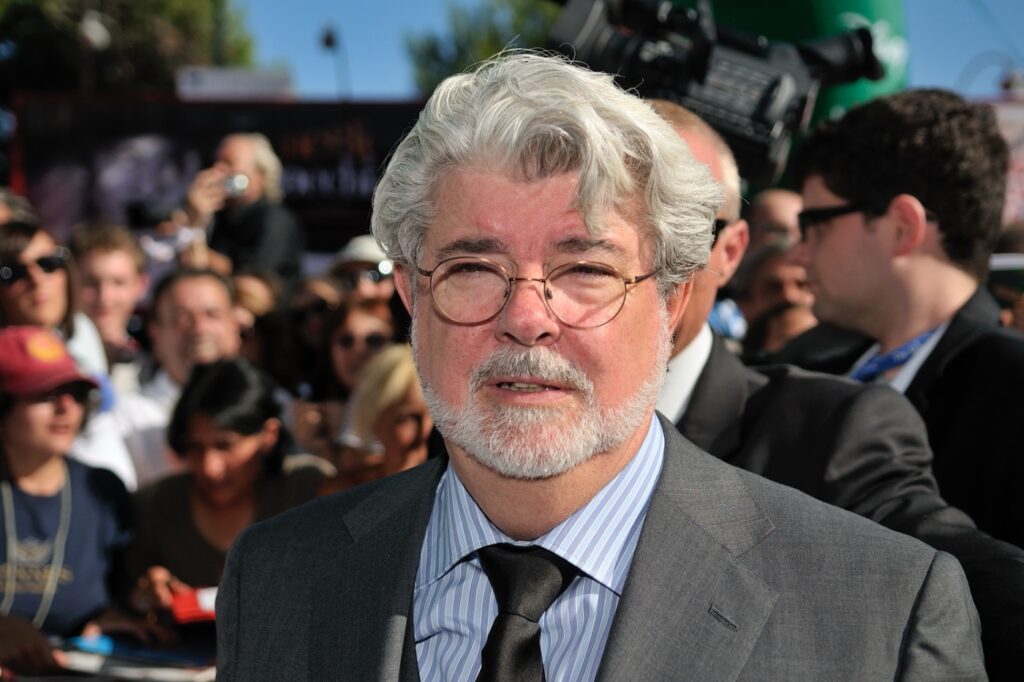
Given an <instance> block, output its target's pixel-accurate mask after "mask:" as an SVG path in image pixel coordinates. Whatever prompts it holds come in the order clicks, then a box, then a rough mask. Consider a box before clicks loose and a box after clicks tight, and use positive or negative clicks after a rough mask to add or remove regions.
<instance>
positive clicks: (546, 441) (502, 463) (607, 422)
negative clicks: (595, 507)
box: [412, 308, 672, 479]
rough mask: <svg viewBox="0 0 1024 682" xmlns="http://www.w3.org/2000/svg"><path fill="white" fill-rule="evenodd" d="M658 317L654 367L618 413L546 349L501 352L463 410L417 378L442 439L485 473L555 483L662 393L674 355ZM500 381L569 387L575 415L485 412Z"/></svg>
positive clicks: (607, 447)
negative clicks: (486, 396) (575, 398)
mask: <svg viewBox="0 0 1024 682" xmlns="http://www.w3.org/2000/svg"><path fill="white" fill-rule="evenodd" d="M659 317H660V318H661V328H662V329H661V338H660V339H659V342H658V353H657V357H656V360H655V362H654V364H653V365H652V367H651V371H650V373H649V375H648V376H647V378H646V379H645V380H644V382H643V384H642V385H641V386H640V388H639V390H638V391H637V393H636V394H635V395H633V396H630V397H629V398H628V399H627V400H626V402H625V403H624V404H622V405H620V406H617V407H610V408H604V409H602V408H600V407H599V406H598V404H597V399H596V397H595V392H594V385H593V383H592V382H591V381H590V379H589V378H588V377H587V375H586V374H585V373H583V371H581V370H580V369H579V368H577V367H576V366H574V365H573V364H572V363H570V362H569V361H568V360H566V359H565V358H564V357H562V356H561V355H559V354H558V353H556V352H555V351H553V350H551V349H550V348H548V347H546V346H534V347H532V348H522V347H517V346H503V347H501V348H499V349H498V350H497V351H495V352H494V353H493V354H492V355H491V356H490V357H489V358H487V359H486V360H485V361H484V362H483V363H481V364H480V365H479V366H478V367H475V368H474V369H473V370H472V372H471V373H470V377H469V393H468V398H467V400H466V405H465V406H464V407H462V408H457V407H455V406H452V405H449V404H448V403H446V402H445V401H444V399H442V398H441V396H440V395H439V394H438V393H437V392H436V391H435V390H434V388H433V386H431V385H430V384H429V383H428V382H427V381H425V380H424V377H423V376H422V375H421V376H420V383H421V384H422V385H423V396H424V398H425V399H426V402H427V405H428V406H429V408H430V414H431V416H432V417H433V418H434V422H435V423H436V424H437V427H438V429H440V431H441V433H442V435H444V437H445V439H446V440H448V441H449V442H451V443H454V444H456V445H458V446H459V447H461V448H462V449H464V450H465V451H466V452H467V453H468V454H469V455H470V456H471V457H473V459H475V460H477V461H478V462H479V463H480V464H482V465H484V466H485V467H487V468H488V469H491V470H492V471H495V472H497V473H499V474H501V475H503V476H507V477H509V478H518V479H540V478H549V477H551V476H557V475H559V474H562V473H565V472H567V471H570V470H572V469H574V468H575V467H577V466H579V465H580V464H582V463H583V462H585V461H587V460H588V459H590V458H591V457H593V456H594V455H597V454H599V453H604V452H609V451H611V450H613V449H615V448H616V447H618V446H620V445H621V444H622V443H624V442H625V441H626V440H627V439H628V438H629V437H630V436H631V435H633V434H634V433H635V432H636V431H637V429H639V428H640V427H641V426H643V423H644V420H645V418H646V417H647V415H648V414H649V412H650V409H651V406H652V405H654V403H655V401H656V400H657V398H658V394H659V393H660V392H661V385H662V382H663V381H664V379H665V371H666V367H667V366H668V360H669V356H670V354H671V350H672V344H671V338H672V335H671V331H670V330H669V325H668V315H667V311H665V310H664V308H662V309H661V314H660V315H659ZM415 327H416V325H415V322H414V323H413V331H412V338H413V346H414V354H415V355H416V356H418V355H419V353H418V352H417V351H416V346H417V343H416V339H417V334H416V328H415ZM499 376H529V377H534V378H536V379H545V380H548V381H552V382H555V383H558V384H559V385H564V386H567V387H570V388H572V389H573V390H574V391H575V392H576V393H577V395H579V396H580V398H581V401H582V405H581V406H580V409H579V410H570V409H569V408H566V407H564V406H559V407H549V406H516V407H512V406H489V405H487V404H486V403H485V402H484V401H483V400H481V399H480V398H479V397H478V396H477V394H478V392H479V391H480V390H481V389H482V388H483V387H484V386H485V385H486V384H487V383H488V382H489V381H490V380H493V378H495V377H499Z"/></svg>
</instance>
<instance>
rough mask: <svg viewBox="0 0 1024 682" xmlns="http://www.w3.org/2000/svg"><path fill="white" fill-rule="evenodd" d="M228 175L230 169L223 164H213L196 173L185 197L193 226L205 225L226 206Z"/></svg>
mask: <svg viewBox="0 0 1024 682" xmlns="http://www.w3.org/2000/svg"><path fill="white" fill-rule="evenodd" d="M227 177H228V171H227V169H225V168H223V167H222V166H212V167H210V168H207V169H206V170H203V171H200V172H199V174H198V175H196V178H195V180H193V181H192V184H191V186H189V188H188V194H187V195H186V197H185V204H186V210H187V212H188V217H189V221H190V222H191V224H192V226H193V227H205V226H206V225H207V224H208V223H209V222H210V218H211V217H212V216H213V214H214V213H216V212H217V211H219V210H220V209H221V208H223V207H224V201H225V200H226V199H227V196H228V194H227V190H226V189H225V188H224V180H225V179H226V178H227Z"/></svg>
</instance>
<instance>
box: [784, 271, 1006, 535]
mask: <svg viewBox="0 0 1024 682" xmlns="http://www.w3.org/2000/svg"><path fill="white" fill-rule="evenodd" d="M832 329H834V328H832ZM838 338H840V337H838V336H836V335H835V334H834V332H833V331H831V330H825V331H824V332H823V331H821V330H819V329H818V328H817V327H816V328H814V329H811V330H810V331H808V332H805V333H804V334H802V335H801V336H800V337H797V338H796V339H794V340H793V342H791V344H790V345H789V346H787V347H786V348H784V349H783V350H782V351H781V352H780V353H779V354H777V355H775V356H773V357H772V359H773V360H777V361H784V362H791V363H793V364H796V365H799V366H801V367H805V368H809V369H816V370H821V371H829V372H834V373H839V374H841V373H845V372H846V371H848V370H849V369H850V367H852V366H853V363H854V362H855V361H856V360H857V358H858V357H860V355H861V354H863V353H864V352H865V351H866V350H867V348H868V347H869V346H870V344H871V341H870V340H868V341H866V342H865V341H863V339H864V337H860V338H861V339H862V341H861V342H859V343H857V342H854V341H853V339H854V338H855V337H853V336H847V337H845V340H844V341H837V340H836V339H838ZM905 395H906V397H907V399H908V400H909V401H910V402H911V404H913V406H914V407H915V408H917V411H918V412H919V413H920V414H921V416H922V417H923V418H924V422H925V425H926V426H927V429H928V440H929V441H930V443H931V447H932V450H933V451H934V453H935V461H934V464H933V469H934V473H935V478H936V480H937V481H938V483H939V490H941V491H942V496H943V497H944V498H946V500H948V501H949V503H950V504H952V505H954V506H956V507H959V508H960V509H963V510H964V511H965V512H966V513H967V514H969V515H970V517H971V518H972V519H974V522H975V523H977V524H978V528H980V529H981V530H983V531H985V532H986V533H989V534H990V535H993V536H995V537H997V538H999V539H1001V540H1006V541H1007V542H1012V543H1013V544H1015V545H1017V546H1018V547H1024V493H1022V492H1021V491H1024V337H1022V336H1021V335H1020V334H1019V333H1018V332H1016V331H1014V330H1010V329H1005V328H1003V327H1000V326H999V307H998V305H997V304H996V302H995V300H994V299H993V298H992V296H991V295H990V294H989V293H988V291H987V290H986V289H984V288H979V289H978V290H977V291H976V292H975V293H974V295H973V296H972V297H971V298H970V299H968V301H967V303H965V304H964V305H963V307H962V308H960V310H958V311H957V313H956V314H955V315H954V316H953V318H952V319H951V320H950V322H949V326H948V327H947V328H946V331H945V333H944V334H943V335H942V338H941V339H939V342H938V344H936V346H935V348H934V349H933V350H932V352H931V353H930V354H929V356H928V358H927V360H925V362H924V364H923V365H921V368H920V369H919V370H918V372H917V375H916V376H915V377H914V380H913V381H912V382H911V384H910V386H908V387H907V391H906V394H905Z"/></svg>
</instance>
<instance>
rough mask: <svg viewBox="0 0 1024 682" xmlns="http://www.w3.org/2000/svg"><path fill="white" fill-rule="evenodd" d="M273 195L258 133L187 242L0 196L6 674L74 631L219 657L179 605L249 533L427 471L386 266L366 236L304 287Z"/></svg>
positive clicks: (31, 664) (226, 154) (222, 157)
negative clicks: (166, 254) (48, 217)
mask: <svg viewBox="0 0 1024 682" xmlns="http://www.w3.org/2000/svg"><path fill="white" fill-rule="evenodd" d="M233 174H242V175H244V176H245V177H246V178H247V180H248V184H247V185H246V191H242V192H239V193H238V195H237V196H229V192H228V191H227V189H226V178H228V177H230V176H231V175H233ZM279 177H280V162H279V161H278V160H277V159H276V156H274V155H273V151H272V150H271V149H270V147H269V145H268V144H267V142H266V139H265V138H264V137H263V136H260V135H232V136H229V137H228V138H226V139H225V142H224V143H223V145H222V147H221V149H220V151H219V152H218V161H217V163H216V164H215V165H214V166H213V167H212V168H210V169H208V170H206V171H204V172H203V173H201V174H200V175H199V176H198V177H197V178H196V181H195V185H194V187H193V190H192V192H190V194H189V197H187V199H186V207H185V209H190V210H191V208H192V204H193V203H195V205H196V206H197V207H198V210H196V211H195V212H194V213H193V214H191V215H192V218H193V220H194V225H193V226H190V227H183V226H178V227H171V226H164V227H163V228H162V233H161V234H157V233H150V234H144V235H139V234H138V233H137V232H135V231H133V230H131V229H129V228H127V227H125V226H123V225H120V224H117V223H113V222H111V221H108V220H94V221H88V222H85V223H83V224H81V225H80V226H78V227H76V228H75V229H74V230H73V232H72V233H71V234H70V235H68V237H67V239H59V238H58V237H57V236H56V235H55V234H53V233H52V232H51V231H50V230H48V229H47V228H46V227H45V226H44V225H41V224H40V222H39V221H38V219H37V218H36V215H35V213H34V211H33V208H32V206H31V205H30V204H29V203H28V202H27V201H26V200H24V199H23V198H21V197H18V196H17V195H14V194H12V193H11V192H9V191H8V190H4V192H3V194H2V195H0V201H2V202H3V203H2V206H3V211H0V214H2V215H0V217H3V218H4V222H3V224H0V250H2V252H0V471H2V479H3V486H4V488H3V492H4V507H3V508H2V509H0V518H2V519H3V520H4V523H5V526H4V530H3V536H2V538H3V543H2V544H3V546H4V547H5V548H6V549H5V554H4V560H3V562H0V597H2V599H3V608H2V612H0V669H11V670H15V671H21V672H33V673H38V672H47V671H49V670H51V669H53V668H55V667H57V666H59V664H60V663H62V662H63V661H64V660H65V659H64V654H63V653H62V651H61V650H60V648H59V646H55V645H54V644H53V642H52V641H50V640H49V639H48V638H51V637H59V638H69V637H73V636H76V635H80V634H82V633H97V632H102V631H108V632H111V633H124V632H126V631H127V632H130V633H134V635H135V636H138V637H140V638H142V639H143V640H145V641H148V642H152V643H167V642H172V641H175V640H176V639H179V638H180V637H183V636H184V637H196V636H197V632H198V636H199V637H200V638H207V639H208V640H209V642H210V643H211V645H212V642H213V631H212V629H210V628H207V629H206V630H202V631H197V630H196V629H195V628H191V629H189V628H187V627H179V626H180V625H181V624H180V623H177V622H176V621H175V618H174V617H173V613H172V607H173V605H174V603H175V598H176V596H179V595H182V594H189V593H194V592H195V591H196V590H199V589H206V588H211V587H216V586H217V585H218V583H219V581H220V575H221V572H222V571H223V568H224V561H225V556H226V553H227V551H228V548H229V547H230V546H231V544H232V542H233V541H234V540H235V538H236V537H237V536H238V535H239V533H241V532H242V531H243V530H244V529H245V528H246V527H248V526H249V525H251V524H253V523H255V522H258V521H260V520H262V519H266V518H268V517H270V516H273V515H275V514H278V513H280V512H282V511H284V510H286V509H289V508H291V507H294V506H297V505H300V504H302V503H304V502H307V501H309V500H311V499H313V498H314V497H317V496H319V495H323V494H327V493H330V492H335V491H339V490H344V489H346V488H349V487H352V486H355V485H357V484H359V483H364V482H368V481H371V480H374V479H375V478H379V477H381V476H385V475H389V474H392V473H396V472H398V471H402V470H404V469H406V468H410V467H413V466H415V465H417V464H420V463H422V462H423V461H424V460H425V459H426V458H427V442H428V437H429V435H430V433H431V430H432V428H433V422H432V421H431V419H430V416H429V414H428V412H427V408H426V405H425V403H424V399H423V394H422V391H421V389H420V387H419V381H418V378H417V375H416V372H415V368H414V366H413V362H412V353H411V349H410V348H409V346H408V344H407V343H405V338H404V332H405V329H404V326H403V325H404V324H405V321H404V320H402V319H398V320H397V321H396V319H395V318H394V316H393V314H392V307H391V305H390V303H391V298H392V296H393V294H394V286H393V284H392V282H391V269H390V264H391V263H390V261H389V260H388V259H387V258H386V257H385V256H384V254H383V252H382V251H381V250H380V248H379V247H378V246H377V245H376V243H375V242H374V241H373V240H372V238H370V237H369V236H368V235H364V236H360V237H356V238H354V239H353V240H351V242H350V243H349V244H347V245H346V246H345V248H343V249H342V250H341V251H339V253H338V254H337V257H336V259H335V261H334V262H333V263H332V264H331V267H330V269H329V270H328V271H326V272H324V273H321V274H318V275H316V276H310V277H308V278H305V279H301V278H300V277H299V273H298V270H297V263H298V261H297V257H294V256H295V254H298V253H301V238H300V233H299V232H298V227H297V223H296V222H295V220H294V218H293V217H292V216H291V215H290V213H288V211H287V209H285V208H284V207H283V206H282V205H280V203H279V199H280V194H279V188H278V187H279V185H278V183H279ZM271 207H272V208H271ZM189 215H190V213H189V210H182V211H180V212H179V214H178V217H179V219H186V218H187V217H188V216H189ZM221 221H223V224H224V225H225V226H228V227H226V228H225V229H227V230H228V232H227V236H224V235H222V234H221V232H220V227H219V226H220V225H221ZM240 221H241V222H245V221H248V224H247V226H245V227H244V228H243V227H242V226H241V224H240ZM264 222H265V225H266V226H267V227H266V229H265V230H264V229H263V227H261V225H262V224H264ZM175 230H176V231H177V232H184V233H185V234H184V235H183V234H173V235H172V232H174V231H175ZM239 233H244V240H245V243H243V244H239V243H237V241H236V239H235V238H236V237H238V235H239ZM217 235H221V236H217ZM140 236H141V237H142V238H140ZM155 240H160V241H159V243H160V244H162V245H164V246H167V245H168V244H171V243H173V244H174V245H175V246H174V247H173V248H174V257H173V258H172V259H171V260H170V261H168V260H167V259H166V258H164V259H160V258H155V257H153V244H154V243H157V242H156V241H155ZM147 248H148V251H147ZM158 255H159V253H158ZM364 380H365V382H366V386H365V387H364V386H363V385H362V382H363V381H364Z"/></svg>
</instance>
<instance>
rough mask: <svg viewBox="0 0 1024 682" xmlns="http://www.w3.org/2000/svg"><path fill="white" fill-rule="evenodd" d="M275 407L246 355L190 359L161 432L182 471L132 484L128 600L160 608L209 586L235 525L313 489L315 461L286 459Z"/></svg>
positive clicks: (269, 384)
mask: <svg viewBox="0 0 1024 682" xmlns="http://www.w3.org/2000/svg"><path fill="white" fill-rule="evenodd" d="M279 410H280V407H279V405H278V403H277V401H276V400H275V398H274V383H273V381H271V380H270V378H269V377H267V376H266V375H265V374H263V373H262V372H260V371H259V370H258V369H256V368H254V367H253V366H252V365H250V364H249V363H248V362H246V361H245V360H242V359H240V358H232V359H223V360H218V361H215V362H213V363H211V364H209V365H199V366H197V367H196V368H195V370H194V372H193V373H192V377H191V378H190V379H189V381H188V383H187V384H186V385H185V387H184V388H183V389H182V392H181V399H180V400H179V401H178V403H177V405H176V406H175V407H174V413H173V416H172V417H171V421H170V428H169V429H168V432H167V433H168V443H169V444H170V447H171V449H172V450H173V451H174V453H175V454H176V456H177V457H179V458H181V459H182V460H184V461H185V462H187V464H188V467H187V471H186V472H184V473H180V474H176V475H174V476H170V477H168V478H164V479H163V480H160V481H157V482H156V483H153V484H152V485H150V486H148V487H146V488H144V489H143V490H140V491H139V492H138V493H137V494H136V504H135V515H136V524H137V532H136V539H135V542H134V543H133V545H132V548H131V551H130V553H129V561H128V564H129V577H130V579H132V580H133V581H134V582H135V588H134V590H133V594H132V597H131V602H132V605H133V607H134V608H136V609H137V610H139V611H143V612H146V611H149V610H152V609H167V608H169V607H170V605H171V598H172V596H173V594H175V593H177V592H181V591H184V590H188V589H190V588H192V587H211V586H216V585H217V584H218V582H219V581H220V575H221V571H222V570H223V568H224V558H225V555H226V554H227V551H228V548H229V547H230V546H231V544H232V543H233V542H234V540H235V538H237V537H238V535H239V533H241V532H242V531H243V530H244V529H245V528H246V527H247V526H249V525H250V524H252V523H255V522H257V521H261V520H263V519H266V518H269V517H271V516H273V515H274V514H278V513H280V512H282V511H284V510H286V509H288V508H290V507H293V506H295V505H298V504H302V503H303V502H305V501H307V500H310V499H312V498H313V497H314V496H315V495H316V493H317V490H318V488H319V486H320V485H321V484H322V482H323V480H324V474H323V470H322V469H321V468H319V467H309V466H297V467H288V470H287V471H286V470H285V469H284V468H283V463H284V461H285V454H284V447H283V440H282V427H281V421H280V419H279Z"/></svg>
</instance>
